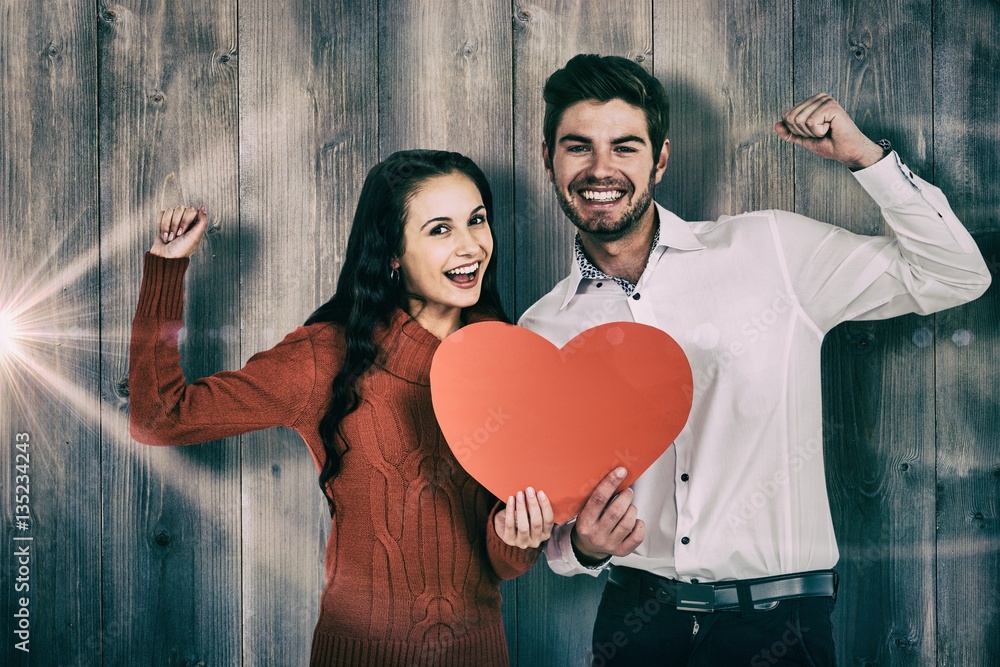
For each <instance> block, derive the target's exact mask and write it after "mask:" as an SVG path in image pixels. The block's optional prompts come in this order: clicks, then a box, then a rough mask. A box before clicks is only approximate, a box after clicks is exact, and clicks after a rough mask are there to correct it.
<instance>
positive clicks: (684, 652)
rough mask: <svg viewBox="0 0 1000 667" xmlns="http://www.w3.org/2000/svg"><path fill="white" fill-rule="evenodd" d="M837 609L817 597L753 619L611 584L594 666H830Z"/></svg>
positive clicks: (603, 606) (598, 626)
mask: <svg viewBox="0 0 1000 667" xmlns="http://www.w3.org/2000/svg"><path fill="white" fill-rule="evenodd" d="M833 604H834V602H833V599H832V598H828V597H815V598H800V599H797V600H782V601H781V602H779V603H778V605H777V606H776V607H775V608H773V609H770V610H768V611H754V612H751V613H747V614H741V613H740V612H739V611H717V612H712V613H693V612H690V611H677V609H676V607H674V606H673V605H670V604H668V603H666V602H665V601H663V600H661V599H659V598H658V597H647V596H645V595H643V596H639V595H638V594H637V593H634V592H632V591H628V590H626V589H624V588H622V587H620V586H618V585H616V584H614V583H612V582H608V584H607V585H606V586H605V588H604V596H603V597H602V598H601V605H600V607H599V608H598V610H597V620H596V621H595V623H594V642H593V647H594V662H593V665H594V667H607V666H608V665H621V666H623V667H624V666H627V667H644V666H645V665H656V666H663V667H667V666H670V667H672V666H675V665H676V666H678V667H681V666H683V667H730V666H737V665H739V666H742V665H745V666H746V667H772V666H774V665H810V666H811V667H831V666H832V665H833V664H834V651H833V627H832V625H831V623H830V613H831V612H832V611H833ZM696 629H697V632H695V630H696Z"/></svg>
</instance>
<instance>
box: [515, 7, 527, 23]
mask: <svg viewBox="0 0 1000 667" xmlns="http://www.w3.org/2000/svg"><path fill="white" fill-rule="evenodd" d="M514 20H516V21H517V22H518V23H527V22H528V21H530V20H531V12H529V11H528V10H527V9H519V10H517V12H515V13H514Z"/></svg>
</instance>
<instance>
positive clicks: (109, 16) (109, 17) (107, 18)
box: [101, 9, 118, 23]
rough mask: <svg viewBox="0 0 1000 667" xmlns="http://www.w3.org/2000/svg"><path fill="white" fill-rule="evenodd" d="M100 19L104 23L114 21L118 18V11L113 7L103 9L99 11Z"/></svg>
mask: <svg viewBox="0 0 1000 667" xmlns="http://www.w3.org/2000/svg"><path fill="white" fill-rule="evenodd" d="M101 20H102V21H104V22H105V23H114V22H115V21H117V20H118V13H117V12H116V11H115V10H113V9H105V10H104V11H103V12H101Z"/></svg>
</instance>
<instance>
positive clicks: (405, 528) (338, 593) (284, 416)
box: [129, 254, 538, 667]
mask: <svg viewBox="0 0 1000 667" xmlns="http://www.w3.org/2000/svg"><path fill="white" fill-rule="evenodd" d="M187 266H188V261H187V260H169V259H163V258H160V257H157V256H154V255H149V254H147V256H146V261H145V269H144V272H143V282H142V289H141V290H140V295H139V305H138V307H137V309H136V316H135V320H134V321H133V326H132V344H131V349H130V370H129V373H130V382H129V384H130V402H131V416H130V421H129V424H130V429H131V432H132V435H133V437H134V438H135V439H136V440H138V441H140V442H145V443H148V444H153V445H180V444H188V443H194V442H205V441H208V440H215V439H218V438H224V437H229V436H232V435H237V434H239V433H245V432H247V431H252V430H256V429H261V428H268V427H271V426H288V427H291V428H294V429H295V430H296V431H297V432H298V433H299V434H300V435H301V436H302V438H303V440H304V441H305V442H306V445H307V446H308V448H309V451H310V452H311V454H312V456H313V460H314V461H315V462H316V464H317V469H318V468H319V466H320V465H321V463H322V461H323V458H324V450H323V445H322V440H321V439H320V435H319V430H318V427H319V421H320V419H321V418H322V416H323V414H324V413H325V412H326V408H327V406H328V405H329V402H330V396H331V385H332V383H333V377H334V375H335V374H336V372H337V370H338V369H339V367H340V364H341V363H342V360H343V354H344V352H343V350H344V339H343V331H342V329H341V328H340V327H339V326H336V325H332V324H314V325H311V326H309V327H299V328H298V329H296V330H295V331H293V332H291V333H290V334H288V336H286V337H285V339H284V340H283V341H281V342H280V343H279V344H278V345H276V346H275V347H274V348H272V349H270V350H268V351H266V352H261V353H258V354H256V355H254V356H253V357H251V358H250V359H249V360H248V361H247V363H246V365H245V366H244V367H243V368H242V369H241V370H239V371H226V372H222V373H217V374H216V375H213V376H211V377H208V378H203V379H201V380H197V381H195V382H193V383H191V384H186V382H185V379H184V376H183V374H182V371H181V367H180V354H179V351H178V349H177V332H178V330H179V329H180V327H181V317H182V313H183V277H184V273H185V271H186V268H187ZM376 337H377V340H378V342H379V346H380V348H381V350H382V354H381V355H380V357H379V360H378V361H377V363H376V365H375V366H374V367H373V368H372V370H371V371H369V372H368V373H367V374H366V375H365V376H364V377H363V378H362V379H361V381H360V382H359V385H358V389H359V393H360V395H361V397H362V400H361V405H360V406H359V408H358V409H357V410H356V411H355V412H353V413H352V414H351V415H349V416H348V417H347V418H346V419H345V420H344V421H343V423H342V425H341V432H342V435H343V441H342V442H341V456H342V458H341V469H340V471H339V473H338V474H337V476H336V477H335V478H334V479H333V481H332V482H331V487H330V488H331V493H332V495H333V499H334V506H335V508H336V512H335V514H334V516H333V526H332V529H331V531H330V539H329V541H328V543H327V548H326V582H327V583H326V587H325V588H324V591H323V596H322V602H321V609H320V617H319V622H318V623H317V626H316V630H315V633H314V636H313V646H312V660H311V664H312V665H380V666H381V665H470V664H475V665H477V667H485V666H489V665H507V664H508V662H509V661H508V657H507V644H506V639H505V636H504V630H503V623H502V620H501V615H500V590H499V582H500V580H501V579H509V578H513V577H516V576H518V575H520V574H523V573H524V572H526V571H527V570H528V569H529V568H530V567H531V565H532V564H533V563H534V561H535V559H536V558H537V556H538V551H537V550H535V549H527V550H522V549H518V548H516V547H510V546H508V545H506V544H504V543H503V541H502V540H500V538H499V537H498V536H497V534H496V531H495V530H494V529H493V514H494V512H496V511H497V509H498V508H499V507H500V503H499V502H498V501H497V499H496V498H494V497H493V496H492V495H491V494H490V493H489V492H488V491H487V490H486V489H484V488H483V487H482V486H480V485H479V484H478V483H477V482H476V481H475V480H473V479H472V478H471V477H470V476H469V475H468V474H467V473H466V472H465V471H464V470H463V469H462V467H461V466H460V465H459V464H458V462H457V461H456V459H455V457H454V456H453V455H452V453H451V450H450V449H449V448H448V445H447V443H446V442H445V440H444V436H443V435H442V434H441V430H440V428H438V425H437V421H436V420H435V418H434V412H433V410H432V407H431V397H430V381H429V372H430V364H431V359H432V358H433V355H434V351H435V350H436V349H437V346H438V344H439V342H440V341H438V339H437V338H436V337H435V336H434V335H433V334H431V333H430V332H428V331H427V330H426V329H424V328H423V327H421V326H420V325H419V324H418V323H417V322H416V321H415V320H413V319H412V318H410V317H409V316H408V315H407V314H406V313H405V312H403V311H401V310H400V311H397V312H396V313H395V315H394V317H393V320H392V324H391V326H390V327H388V328H387V329H385V328H383V329H380V330H379V331H378V332H377V335H376ZM345 443H346V446H345Z"/></svg>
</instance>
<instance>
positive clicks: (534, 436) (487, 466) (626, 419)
mask: <svg viewBox="0 0 1000 667" xmlns="http://www.w3.org/2000/svg"><path fill="white" fill-rule="evenodd" d="M692 387H693V383H692V380H691V366H690V365H689V364H688V361H687V357H685V356H684V352H683V350H681V347H680V346H679V345H678V344H677V343H676V341H674V339H673V338H671V337H670V336H668V335H667V334H666V333H664V332H662V331H660V330H659V329H656V328H654V327H650V326H646V325H644V324H635V323H632V322H612V323H609V324H602V325H600V326H597V327H594V328H593V329H588V330H587V331H584V332H583V333H581V334H579V335H578V336H576V338H574V339H573V340H571V341H569V342H568V343H566V345H565V346H563V348H562V349H558V348H556V347H555V346H554V345H552V344H551V343H549V342H548V341H547V340H545V339H544V338H542V337H541V336H539V335H537V334H535V333H533V332H531V331H528V330H527V329H523V328H521V327H516V326H512V325H509V324H502V323H500V322H481V323H478V324H471V325H469V326H466V327H464V328H462V329H460V330H459V331H457V332H455V333H453V334H452V335H450V336H448V337H447V338H446V339H445V340H444V341H443V342H442V343H441V345H440V347H439V348H438V350H437V352H436V354H435V355H434V361H433V363H432V365H431V397H432V400H433V403H434V412H435V414H436V415H437V419H438V423H439V424H440V425H441V430H442V431H443V432H444V436H445V438H446V439H447V441H448V445H449V446H450V447H451V449H452V451H453V452H454V454H455V457H456V458H457V459H458V461H459V463H461V464H462V466H463V467H464V468H465V469H466V470H467V471H468V473H469V474H470V475H472V476H473V477H474V478H475V479H476V480H478V481H479V483H480V484H482V485H483V486H485V487H486V488H487V489H489V490H490V491H491V492H492V493H493V494H494V495H496V496H497V497H498V498H501V499H506V498H508V497H509V496H510V495H511V494H513V493H515V492H517V491H518V490H521V489H524V488H525V487H527V486H532V487H533V488H535V489H536V490H543V491H545V493H546V495H547V496H548V497H549V500H550V501H551V502H552V506H553V508H554V510H555V518H556V521H557V522H560V523H561V522H563V521H566V520H567V519H570V518H572V517H573V516H576V514H577V513H579V511H580V509H581V508H582V507H583V504H584V502H585V501H586V499H587V498H589V497H590V494H591V492H592V491H593V490H594V487H595V486H596V485H597V483H598V482H599V481H600V480H601V479H602V478H603V477H604V476H605V475H606V474H607V473H608V472H609V471H610V470H611V469H613V468H615V467H616V466H625V467H626V468H627V469H628V476H627V477H626V478H625V480H624V481H623V482H622V485H621V487H620V488H624V487H626V486H628V485H629V484H631V483H632V482H633V481H635V479H636V478H637V477H638V476H639V475H640V474H642V473H643V472H644V471H645V470H646V468H648V467H649V466H650V465H651V464H652V463H653V461H655V460H656V459H657V458H658V457H659V456H660V455H661V454H663V452H664V451H666V449H667V447H669V446H670V445H671V443H673V441H674V438H676V437H677V434H678V433H680V432H681V429H682V428H684V424H685V423H686V422H687V417H688V413H689V412H690V411H691V396H692Z"/></svg>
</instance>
